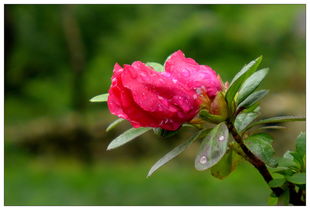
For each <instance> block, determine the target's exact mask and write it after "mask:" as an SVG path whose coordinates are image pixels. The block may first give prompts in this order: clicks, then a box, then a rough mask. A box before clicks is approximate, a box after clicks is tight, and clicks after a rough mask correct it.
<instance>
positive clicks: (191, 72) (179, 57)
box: [165, 50, 222, 99]
mask: <svg viewBox="0 0 310 210" xmlns="http://www.w3.org/2000/svg"><path fill="white" fill-rule="evenodd" d="M165 71H166V72H169V73H170V74H171V75H172V76H173V77H174V78H176V79H177V80H179V81H180V82H182V83H183V84H186V85H187V86H188V87H190V88H192V89H194V90H196V91H197V90H202V91H206V93H207V95H208V96H209V97H210V98H211V99H213V98H214V97H215V96H216V94H217V92H218V91H220V90H222V84H221V81H220V80H219V78H218V77H217V75H216V73H215V71H214V70H212V69H211V68H210V67H209V66H206V65H199V64H198V63H196V61H194V60H193V59H191V58H186V57H185V56H184V54H183V52H182V51H181V50H178V51H176V52H175V53H173V54H172V55H171V56H170V57H169V59H168V60H167V61H166V63H165Z"/></svg>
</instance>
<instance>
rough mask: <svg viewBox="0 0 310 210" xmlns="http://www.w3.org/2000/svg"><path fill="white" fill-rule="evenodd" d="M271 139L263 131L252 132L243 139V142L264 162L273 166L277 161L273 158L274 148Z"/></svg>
mask: <svg viewBox="0 0 310 210" xmlns="http://www.w3.org/2000/svg"><path fill="white" fill-rule="evenodd" d="M272 141H273V139H272V137H271V136H270V135H268V134H265V133H260V134H254V135H252V136H250V137H248V138H247V139H246V140H244V144H245V145H246V146H247V147H248V148H249V149H250V150H251V151H252V152H253V153H254V154H255V155H256V156H257V157H258V158H259V159H261V160H262V161H263V162H264V163H266V164H267V165H268V166H271V167H274V166H275V165H276V164H277V162H276V160H275V159H274V158H273V155H274V153H275V152H274V150H273V147H272V145H271V143H272Z"/></svg>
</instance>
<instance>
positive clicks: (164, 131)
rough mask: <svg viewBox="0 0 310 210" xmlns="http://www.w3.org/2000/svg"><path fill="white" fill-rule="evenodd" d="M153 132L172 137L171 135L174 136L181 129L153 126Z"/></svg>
mask: <svg viewBox="0 0 310 210" xmlns="http://www.w3.org/2000/svg"><path fill="white" fill-rule="evenodd" d="M153 132H154V133H155V134H156V135H158V136H161V137H164V138H168V137H171V136H174V135H175V134H177V133H178V132H179V130H176V131H169V130H165V129H162V128H153Z"/></svg>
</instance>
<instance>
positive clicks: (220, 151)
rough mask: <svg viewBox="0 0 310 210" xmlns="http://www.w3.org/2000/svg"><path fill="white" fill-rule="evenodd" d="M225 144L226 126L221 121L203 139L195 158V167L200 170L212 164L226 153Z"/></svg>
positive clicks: (226, 142) (226, 138)
mask: <svg viewBox="0 0 310 210" xmlns="http://www.w3.org/2000/svg"><path fill="white" fill-rule="evenodd" d="M227 144H228V128H227V126H226V124H225V123H224V122H222V123H220V124H218V125H217V126H215V127H214V128H213V129H212V130H211V131H210V133H209V134H208V135H207V136H206V137H205V138H204V139H203V141H202V143H201V146H200V150H199V152H198V154H197V156H196V159H195V168H196V169H197V170H199V171H202V170H206V169H208V168H211V167H212V166H214V165H215V164H216V163H217V162H219V161H220V160H221V158H222V157H223V156H224V154H225V153H226V150H227Z"/></svg>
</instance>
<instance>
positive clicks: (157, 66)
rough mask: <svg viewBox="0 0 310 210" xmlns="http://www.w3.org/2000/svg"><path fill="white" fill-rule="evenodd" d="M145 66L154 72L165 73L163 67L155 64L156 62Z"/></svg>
mask: <svg viewBox="0 0 310 210" xmlns="http://www.w3.org/2000/svg"><path fill="white" fill-rule="evenodd" d="M146 65H147V66H150V67H152V68H153V69H154V70H155V71H158V72H163V71H165V69H164V66H163V65H161V64H160V63H156V62H147V63H146Z"/></svg>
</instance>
